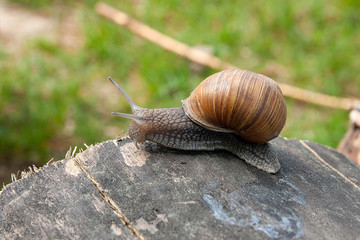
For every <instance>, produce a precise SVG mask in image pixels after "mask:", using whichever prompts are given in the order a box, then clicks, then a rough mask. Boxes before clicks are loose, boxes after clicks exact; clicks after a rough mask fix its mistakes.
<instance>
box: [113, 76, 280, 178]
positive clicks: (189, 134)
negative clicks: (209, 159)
mask: <svg viewBox="0 0 360 240" xmlns="http://www.w3.org/2000/svg"><path fill="white" fill-rule="evenodd" d="M109 80H110V81H111V82H112V83H113V84H114V85H115V86H116V87H117V88H118V90H119V91H120V92H121V93H122V95H123V96H124V97H125V98H126V99H127V101H128V103H129V104H130V106H131V109H132V114H125V113H115V112H114V113H112V114H113V115H116V116H120V117H125V118H130V119H132V121H131V123H130V127H129V130H128V134H129V136H130V138H131V139H132V140H133V142H134V143H135V145H136V146H137V147H138V148H139V145H138V143H140V142H144V141H146V140H147V141H152V142H155V143H158V144H161V145H164V146H166V147H170V148H176V149H181V150H226V151H229V152H231V153H233V154H234V155H236V156H238V157H239V158H240V159H243V160H245V162H247V163H249V164H250V165H253V166H255V167H257V168H259V169H261V170H264V171H266V172H269V173H276V172H277V171H278V170H279V168H280V164H279V161H278V159H277V154H276V151H275V149H274V147H273V146H272V145H271V144H269V143H267V142H268V141H269V140H271V139H273V138H275V137H277V136H278V135H279V133H280V131H281V129H282V128H283V126H284V124H285V120H286V105H285V101H284V99H283V96H282V93H281V90H280V88H279V87H278V86H277V84H276V82H275V81H273V80H271V79H270V78H268V77H265V76H263V75H260V74H256V73H252V72H249V71H243V70H225V71H222V72H219V73H216V74H214V75H211V76H210V77H208V78H207V79H205V80H204V81H203V82H202V83H201V84H200V85H199V86H198V87H197V88H196V89H195V90H194V91H193V92H192V94H191V95H190V97H189V98H187V99H185V100H183V101H182V104H183V107H182V108H163V109H146V108H141V107H139V106H137V105H136V104H135V103H134V102H133V101H132V100H131V99H130V98H129V96H128V95H127V94H126V93H125V92H124V91H123V90H122V89H121V88H120V87H119V86H118V85H117V84H116V83H115V82H114V81H113V80H112V79H111V78H109ZM239 106H240V107H239ZM254 125H255V126H254Z"/></svg>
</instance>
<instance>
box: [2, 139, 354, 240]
mask: <svg viewBox="0 0 360 240" xmlns="http://www.w3.org/2000/svg"><path fill="white" fill-rule="evenodd" d="M272 143H273V144H274V145H275V147H276V149H277V152H278V155H279V161H280V163H281V169H280V171H279V172H278V173H276V174H268V173H265V172H263V171H260V170H258V169H256V168H254V167H252V166H249V165H247V164H246V163H245V162H244V161H241V160H239V159H238V158H236V157H235V156H233V155H231V154H230V153H227V152H223V151H215V152H195V151H178V150H172V149H167V148H164V147H161V146H159V145H156V144H152V143H145V144H143V145H142V148H143V149H142V150H138V149H136V147H135V146H134V144H133V143H132V142H131V141H130V140H129V139H128V138H125V139H121V140H120V141H116V140H114V141H106V142H103V143H100V144H97V145H95V146H91V147H89V148H88V149H86V150H85V151H83V152H81V153H78V154H77V155H76V156H68V157H67V158H65V159H64V160H62V161H58V162H55V163H52V164H50V165H46V166H44V167H42V168H40V169H35V170H34V171H32V172H28V173H26V174H25V173H24V174H23V177H22V178H21V179H19V180H17V181H15V182H13V183H11V184H8V185H7V186H5V187H4V188H3V190H2V191H1V192H0V223H1V224H0V238H1V239H23V238H25V239H69V238H71V239H295V238H301V239H356V238H358V237H359V236H360V227H359V226H360V200H359V199H360V188H359V185H360V168H359V166H357V165H356V164H355V163H353V162H352V161H350V160H349V159H348V158H346V157H345V156H344V155H342V154H340V153H338V152H337V151H335V150H333V149H331V148H328V147H324V146H322V145H319V144H316V143H312V142H307V141H298V140H295V139H285V138H281V137H278V138H277V139H275V140H273V141H272Z"/></svg>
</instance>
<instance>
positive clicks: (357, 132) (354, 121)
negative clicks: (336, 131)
mask: <svg viewBox="0 0 360 240" xmlns="http://www.w3.org/2000/svg"><path fill="white" fill-rule="evenodd" d="M350 122H351V125H350V127H349V129H348V131H347V132H346V134H345V136H344V138H343V139H342V140H341V142H340V144H339V146H338V151H339V152H341V153H342V154H344V155H345V156H347V157H348V158H350V159H351V160H353V161H354V162H355V163H357V164H358V165H360V105H357V106H356V107H355V108H354V109H352V110H351V112H350Z"/></svg>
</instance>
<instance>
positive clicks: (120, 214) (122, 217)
mask: <svg viewBox="0 0 360 240" xmlns="http://www.w3.org/2000/svg"><path fill="white" fill-rule="evenodd" d="M74 162H75V164H76V165H77V166H78V167H79V168H80V170H81V171H82V172H84V173H85V175H86V176H87V177H88V179H89V180H90V181H91V182H92V183H93V184H94V186H95V187H96V189H97V190H98V192H99V193H100V194H101V196H102V197H103V198H104V200H105V201H106V202H107V203H108V204H109V205H110V207H111V208H112V209H113V210H114V212H115V214H116V215H117V216H118V217H119V218H120V220H121V221H122V223H123V224H124V225H125V226H126V227H127V228H128V229H129V230H130V231H131V232H132V233H133V234H134V235H135V237H137V238H138V239H141V240H145V237H144V236H143V235H142V234H141V233H140V232H139V231H138V230H137V229H136V228H135V227H134V226H133V225H132V224H131V222H130V221H129V219H128V218H127V217H126V216H125V215H124V213H123V212H122V211H121V209H120V207H119V206H118V205H117V204H116V203H115V201H114V200H112V199H111V197H110V196H109V194H107V193H106V192H105V191H104V189H103V188H102V187H101V185H100V183H98V182H97V181H96V179H95V178H94V177H93V176H92V175H91V173H90V172H89V171H88V170H87V169H86V168H85V166H84V165H83V164H82V162H81V160H80V159H78V158H77V157H75V158H74Z"/></svg>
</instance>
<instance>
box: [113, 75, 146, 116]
mask: <svg viewBox="0 0 360 240" xmlns="http://www.w3.org/2000/svg"><path fill="white" fill-rule="evenodd" d="M108 79H109V80H110V82H111V83H112V84H114V85H115V87H116V88H117V89H118V90H119V91H120V93H121V95H123V96H124V97H125V99H126V101H127V102H128V103H129V104H130V107H131V110H132V112H133V113H134V110H135V108H138V107H139V106H137V105H136V104H135V103H134V101H133V100H132V99H131V98H130V97H129V96H128V95H127V94H126V92H125V91H124V90H122V89H121V87H120V86H119V85H118V84H117V83H116V82H115V81H114V80H112V78H111V77H108Z"/></svg>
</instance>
